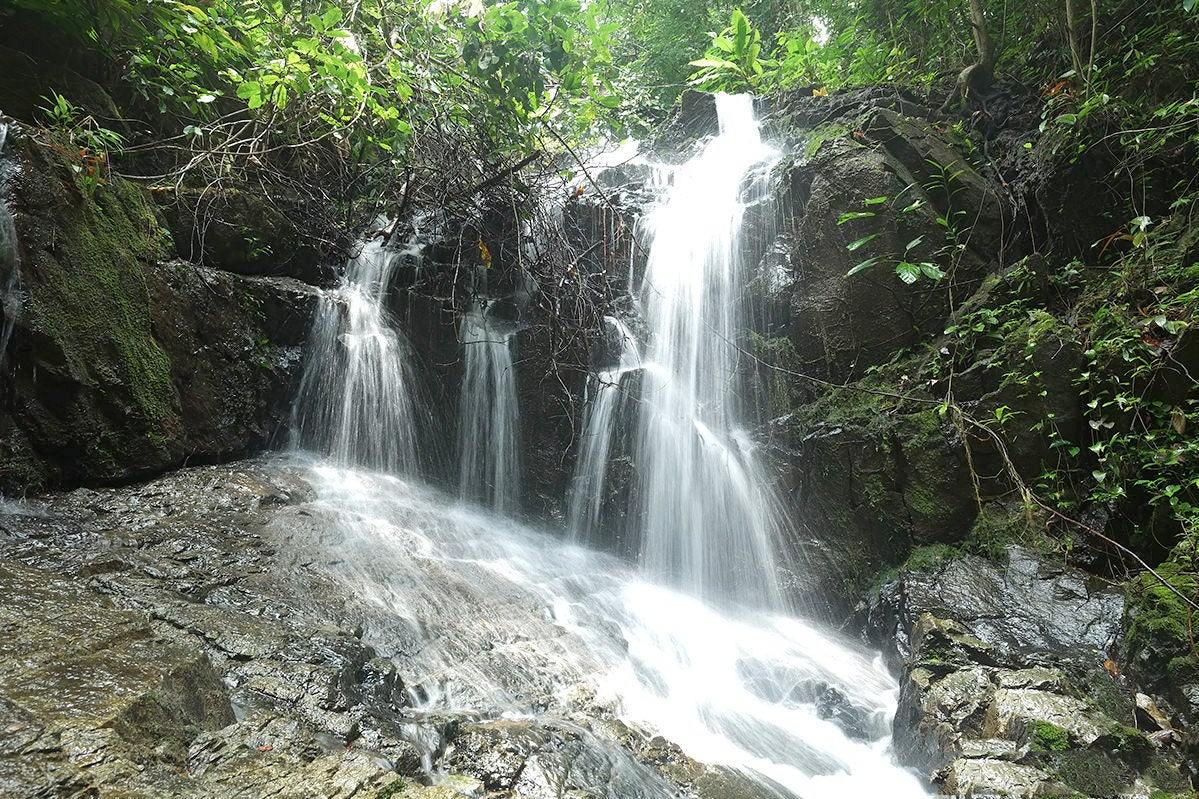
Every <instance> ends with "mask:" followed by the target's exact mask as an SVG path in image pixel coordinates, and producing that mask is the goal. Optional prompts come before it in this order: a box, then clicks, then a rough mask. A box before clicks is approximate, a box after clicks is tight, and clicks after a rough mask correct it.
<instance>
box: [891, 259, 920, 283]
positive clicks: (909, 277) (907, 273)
mask: <svg viewBox="0 0 1199 799" xmlns="http://www.w3.org/2000/svg"><path fill="white" fill-rule="evenodd" d="M895 274H897V275H899V279H900V280H902V281H903V282H904V283H907V284H908V285H911V284H912V283H915V282H916V281H917V280H919V279H920V267H919V266H918V265H917V264H913V263H909V262H908V261H900V262H899V263H897V264H896V265H895Z"/></svg>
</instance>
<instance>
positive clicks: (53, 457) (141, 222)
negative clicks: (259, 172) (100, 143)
mask: <svg viewBox="0 0 1199 799" xmlns="http://www.w3.org/2000/svg"><path fill="white" fill-rule="evenodd" d="M5 153H6V155H5V157H4V158H3V160H2V163H3V165H4V168H3V169H0V176H3V185H0V196H3V197H5V198H6V201H7V204H8V206H9V207H10V208H11V212H12V217H13V222H14V227H13V232H14V233H15V239H16V247H15V257H11V258H6V260H10V261H15V263H16V264H17V272H16V274H17V279H16V281H15V283H13V284H12V285H14V286H17V288H15V289H13V290H9V291H7V294H8V297H7V299H6V302H5V322H6V325H9V326H11V328H10V329H11V339H10V340H9V341H8V349H7V353H6V366H7V369H6V375H5V383H4V387H3V392H4V396H3V403H2V406H0V487H2V488H3V490H5V491H6V492H13V493H22V492H24V491H27V490H30V489H36V488H38V487H43V486H48V485H63V484H78V483H96V482H110V481H119V480H128V479H131V478H134V477H136V476H139V475H145V474H149V473H153V472H156V471H161V470H162V469H165V468H168V467H170V466H172V465H177V464H179V463H180V462H182V461H183V460H184V459H185V458H194V459H200V460H213V459H220V458H228V457H231V456H233V455H238V454H244V453H246V452H248V451H251V450H254V449H256V448H259V447H262V446H264V445H266V444H267V443H268V442H269V441H271V440H272V437H273V436H274V435H275V434H276V433H277V432H278V430H279V429H280V427H281V426H282V424H283V422H284V421H285V420H286V418H287V409H288V405H289V403H290V396H291V393H292V386H293V385H294V382H295V380H296V378H297V376H298V368H299V362H300V347H301V344H302V342H303V340H304V337H305V336H306V332H307V327H308V319H309V317H310V315H311V313H312V310H313V308H314V305H315V300H316V292H315V291H314V290H312V289H311V288H308V287H306V286H303V285H302V284H299V283H297V282H295V281H287V280H268V279H255V278H241V277H237V276H234V275H229V274H225V273H219V272H216V271H214V270H211V269H205V268H201V267H194V266H192V265H189V264H186V263H183V262H180V261H173V260H169V259H168V258H167V255H168V254H169V250H170V238H169V236H168V235H167V234H166V232H165V231H164V229H163V227H162V225H161V220H160V218H159V217H158V216H157V215H156V210H155V207H154V205H153V203H152V202H151V201H150V199H149V197H148V195H147V194H146V192H144V191H142V190H141V189H140V188H138V187H137V186H135V185H133V184H131V183H129V182H126V181H123V180H120V179H117V178H113V179H111V180H109V181H106V182H105V183H104V184H103V185H100V184H96V183H94V182H92V183H89V182H88V181H86V180H84V179H83V178H82V177H81V176H80V175H79V174H77V173H76V172H75V171H74V170H73V169H72V164H71V163H70V162H69V161H68V160H67V158H66V156H64V155H62V154H60V153H58V152H56V151H54V150H52V149H50V148H48V147H44V146H42V145H40V144H38V143H37V142H35V141H34V140H33V139H32V138H30V137H28V136H18V137H17V138H16V139H15V140H14V138H13V137H12V136H11V135H10V137H9V141H8V145H7V147H6V148H5Z"/></svg>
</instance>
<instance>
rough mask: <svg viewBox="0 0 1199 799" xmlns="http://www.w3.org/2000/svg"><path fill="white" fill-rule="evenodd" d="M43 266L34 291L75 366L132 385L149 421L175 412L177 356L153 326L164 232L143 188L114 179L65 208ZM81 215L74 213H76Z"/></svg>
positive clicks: (45, 322) (79, 374)
mask: <svg viewBox="0 0 1199 799" xmlns="http://www.w3.org/2000/svg"><path fill="white" fill-rule="evenodd" d="M65 210H66V212H67V214H68V218H65V219H62V220H60V221H61V224H59V225H58V226H57V227H56V229H55V230H54V231H53V232H52V234H51V235H50V238H51V240H52V242H53V244H52V250H51V252H52V253H53V255H49V254H47V257H43V258H40V259H39V261H38V263H37V265H36V268H37V269H38V271H39V272H40V274H39V275H38V277H39V280H38V284H39V285H38V290H37V291H36V293H33V294H32V295H31V300H32V303H33V307H34V309H35V314H36V317H37V323H38V326H39V327H40V329H41V332H42V333H43V334H45V335H46V336H47V337H49V338H50V339H52V340H53V341H54V342H55V344H56V345H57V348H58V349H59V351H60V352H61V356H62V358H63V359H64V360H65V362H66V363H65V367H66V369H67V370H68V372H69V373H70V374H72V375H74V376H75V377H76V378H77V379H81V382H84V383H90V384H92V385H96V386H98V387H99V388H101V389H103V390H111V389H112V388H113V387H116V386H121V385H123V386H126V387H127V390H128V393H129V395H130V396H131V399H132V400H133V403H134V406H135V408H136V410H137V412H138V413H139V414H140V416H141V418H142V421H143V422H145V423H147V424H151V425H153V424H155V423H157V422H160V421H161V420H163V419H164V418H166V417H167V416H169V415H170V413H171V407H172V401H173V396H174V390H173V388H172V386H171V382H170V362H169V360H168V358H167V355H166V353H165V352H163V350H162V348H161V347H160V346H159V345H158V342H157V341H155V340H154V337H153V336H152V334H151V330H150V311H149V292H148V289H147V288H146V281H145V274H144V271H143V270H144V269H145V265H146V264H147V263H152V262H153V261H155V260H157V258H158V257H160V256H161V255H162V245H163V241H162V233H161V230H160V228H159V227H158V221H157V218H156V217H155V216H154V214H153V213H152V212H151V211H150V208H149V206H148V205H147V202H146V199H145V197H144V195H143V194H142V192H141V191H140V190H139V189H137V188H136V187H134V186H131V185H129V184H126V183H124V182H123V181H119V180H114V181H113V182H112V183H110V184H109V185H108V186H107V187H104V188H101V189H100V190H98V191H97V192H96V193H95V196H94V201H88V200H87V199H80V200H79V201H77V202H75V203H73V204H72V205H71V206H69V207H68V208H67V209H65ZM72 215H73V218H72Z"/></svg>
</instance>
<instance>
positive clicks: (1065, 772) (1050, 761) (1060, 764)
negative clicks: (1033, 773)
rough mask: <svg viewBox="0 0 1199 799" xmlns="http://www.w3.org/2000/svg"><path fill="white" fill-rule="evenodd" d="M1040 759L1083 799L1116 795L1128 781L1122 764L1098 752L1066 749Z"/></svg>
mask: <svg viewBox="0 0 1199 799" xmlns="http://www.w3.org/2000/svg"><path fill="white" fill-rule="evenodd" d="M1059 729H1060V728H1059ZM1043 757H1044V763H1045V765H1047V766H1048V767H1049V768H1050V770H1052V771H1053V772H1054V773H1055V774H1056V775H1057V777H1058V779H1060V780H1061V781H1062V782H1063V783H1065V784H1066V785H1067V786H1068V787H1070V788H1072V789H1073V790H1075V791H1078V792H1079V793H1081V794H1082V795H1083V796H1116V795H1117V794H1120V793H1122V792H1123V791H1124V790H1125V789H1127V788H1128V786H1129V784H1130V783H1131V782H1132V778H1131V775H1130V774H1128V771H1127V768H1126V767H1125V766H1124V764H1123V763H1120V762H1118V761H1114V760H1112V759H1111V758H1108V757H1106V756H1105V755H1103V754H1102V753H1100V752H1094V751H1090V750H1086V749H1067V750H1061V751H1049V752H1047V753H1046V754H1045V755H1044V756H1043Z"/></svg>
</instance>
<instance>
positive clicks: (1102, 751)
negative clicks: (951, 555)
mask: <svg viewBox="0 0 1199 799" xmlns="http://www.w3.org/2000/svg"><path fill="white" fill-rule="evenodd" d="M1123 605H1124V602H1123V596H1122V595H1121V594H1120V593H1118V592H1117V591H1116V590H1114V589H1113V588H1111V587H1109V586H1106V585H1103V584H1101V583H1097V582H1096V581H1095V580H1094V578H1088V577H1086V576H1084V575H1082V574H1081V573H1079V572H1075V571H1073V570H1069V569H1065V568H1062V567H1061V566H1058V565H1055V564H1052V563H1050V562H1048V561H1046V560H1044V559H1042V558H1040V557H1038V556H1036V555H1033V554H1032V553H1030V552H1027V551H1024V550H1021V549H1018V548H1012V549H1010V550H1009V553H1008V562H1007V564H1006V565H1005V566H1002V567H1001V566H998V565H995V564H992V563H989V562H987V561H984V560H982V559H981V558H960V559H956V560H952V561H950V562H949V563H947V564H946V565H944V566H942V567H940V568H938V569H936V570H934V571H928V572H904V573H903V576H902V578H901V579H900V580H899V581H898V582H895V583H891V584H889V585H887V586H884V587H883V589H882V591H881V593H880V595H879V597H878V598H877V599H876V600H875V602H874V603H873V604H872V605H871V607H870V609H869V622H870V630H871V633H872V636H873V640H875V641H879V642H882V641H883V639H888V640H891V641H893V643H892V644H890V646H891V649H890V654H891V656H892V658H893V659H894V662H895V663H896V665H897V667H899V668H901V669H902V672H903V677H902V679H901V683H900V698H899V708H898V711H897V713H896V718H895V747H896V751H897V753H898V754H899V756H900V758H901V759H902V760H903V761H905V762H909V763H912V764H914V765H916V766H917V767H918V768H920V769H921V770H922V771H924V772H925V773H927V774H929V775H930V777H931V779H932V780H933V782H934V784H935V785H937V786H938V788H939V789H940V790H941V792H943V793H946V794H953V795H965V796H978V795H997V796H1007V797H1031V796H1039V795H1045V794H1062V795H1083V796H1095V797H1099V796H1143V797H1147V796H1148V795H1149V794H1150V793H1151V792H1152V791H1154V790H1161V791H1164V792H1166V793H1168V794H1169V793H1173V792H1178V791H1186V790H1187V789H1188V784H1187V780H1186V778H1185V777H1184V776H1183V775H1182V774H1181V773H1180V771H1179V769H1178V766H1177V764H1178V763H1179V760H1180V756H1179V752H1178V751H1177V750H1176V749H1174V748H1173V745H1172V744H1170V743H1169V742H1167V741H1165V740H1164V739H1162V740H1158V741H1157V742H1154V741H1151V740H1150V738H1149V737H1148V736H1147V735H1146V734H1145V733H1144V732H1142V731H1140V730H1138V729H1136V728H1135V727H1134V726H1133V725H1134V724H1135V723H1136V716H1135V710H1134V708H1135V706H1136V701H1137V700H1136V698H1135V696H1134V692H1133V690H1132V689H1131V688H1130V686H1128V685H1127V683H1126V682H1124V678H1123V677H1122V676H1117V675H1116V674H1115V673H1114V672H1115V669H1114V667H1113V666H1112V665H1111V662H1110V659H1109V657H1110V653H1112V652H1113V651H1115V647H1116V644H1117V641H1118V638H1119V635H1120V623H1121V616H1122V613H1123ZM892 636H893V638H892ZM1105 661H1106V662H1105Z"/></svg>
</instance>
